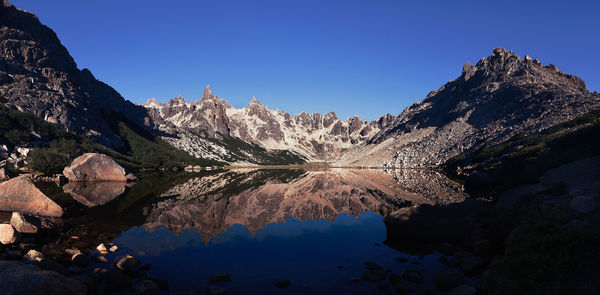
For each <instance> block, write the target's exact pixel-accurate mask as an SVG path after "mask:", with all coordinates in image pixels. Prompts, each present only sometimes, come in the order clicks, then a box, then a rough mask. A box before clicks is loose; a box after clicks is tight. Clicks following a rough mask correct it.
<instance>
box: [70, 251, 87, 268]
mask: <svg viewBox="0 0 600 295" xmlns="http://www.w3.org/2000/svg"><path fill="white" fill-rule="evenodd" d="M71 262H73V264H74V265H77V266H79V267H86V266H88V265H90V258H89V257H88V256H87V255H85V254H83V253H75V254H73V256H72V257H71Z"/></svg>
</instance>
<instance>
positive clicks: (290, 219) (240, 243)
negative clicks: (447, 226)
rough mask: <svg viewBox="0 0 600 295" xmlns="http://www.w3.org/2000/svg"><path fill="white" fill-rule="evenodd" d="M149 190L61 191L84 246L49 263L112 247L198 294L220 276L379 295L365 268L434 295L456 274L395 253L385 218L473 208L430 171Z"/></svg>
mask: <svg viewBox="0 0 600 295" xmlns="http://www.w3.org/2000/svg"><path fill="white" fill-rule="evenodd" d="M141 179H142V180H141V181H140V182H138V183H136V184H135V185H133V186H132V187H127V188H126V187H124V186H123V184H122V183H121V184H119V185H117V184H115V183H112V184H111V183H99V184H95V185H94V184H88V185H87V186H86V185H83V186H82V185H81V184H73V185H72V186H65V187H63V190H64V192H67V193H68V194H70V195H66V194H65V193H63V190H61V192H60V193H57V194H56V196H55V197H56V198H57V199H58V200H63V201H62V202H64V205H65V206H68V208H70V209H68V210H69V212H71V214H70V215H71V217H70V218H68V219H65V220H64V221H63V222H64V223H65V224H64V228H67V229H68V230H67V232H66V233H65V236H66V237H77V238H64V239H59V240H57V241H56V242H54V243H52V244H49V245H47V248H46V250H45V252H44V255H49V256H60V255H63V253H65V249H80V250H82V251H84V252H90V253H93V252H94V249H95V247H96V246H97V245H98V244H100V243H114V244H116V245H118V249H119V250H118V251H117V252H116V253H111V254H109V255H108V256H107V258H108V263H109V264H108V265H114V263H115V262H116V261H117V260H118V259H119V258H120V257H123V256H124V255H126V254H132V255H134V256H136V257H138V258H140V260H142V261H143V262H144V263H148V264H151V265H152V268H151V270H150V271H149V273H148V275H149V276H151V277H155V278H160V279H163V280H166V281H168V282H169V284H170V285H171V290H172V291H175V292H177V291H182V292H191V293H190V294H204V293H205V291H206V288H207V287H209V286H213V285H214V284H210V283H209V282H208V278H209V277H210V276H211V275H214V274H216V273H227V274H230V275H231V278H232V279H231V281H229V282H225V283H219V286H222V287H225V288H227V291H228V294H247V293H254V294H281V292H283V293H286V294H308V293H310V294H341V293H343V294H365V293H372V292H373V291H375V290H376V288H377V286H379V285H377V284H374V283H371V282H366V281H364V280H362V279H360V278H362V276H363V272H364V271H365V266H364V262H365V261H374V262H376V263H377V264H379V265H381V266H382V267H383V269H385V270H389V272H390V273H394V274H401V273H402V272H403V271H404V270H406V269H414V270H418V271H420V272H421V273H423V274H424V276H425V279H424V281H423V282H422V283H420V284H419V285H415V286H413V287H415V288H422V287H425V286H434V279H435V275H436V274H437V273H438V272H439V271H441V270H442V269H443V268H444V267H446V266H445V265H444V264H442V263H441V262H439V261H438V258H439V254H436V253H433V252H431V251H430V250H428V249H423V250H419V251H417V252H412V250H407V251H410V253H412V254H408V253H402V252H399V251H398V250H396V249H397V248H391V247H392V246H388V245H387V244H385V243H384V242H385V241H386V227H385V225H384V223H383V217H384V216H386V215H387V214H389V213H391V212H393V211H395V210H397V209H399V208H402V207H405V206H412V205H415V204H448V203H454V202H461V201H463V200H464V199H465V197H466V195H465V194H464V193H463V192H462V187H461V186H460V185H458V184H456V183H454V182H452V181H451V180H449V179H448V178H446V177H445V176H443V175H442V174H440V173H438V172H436V171H431V170H389V171H383V170H366V169H327V170H301V169H298V170H292V169H234V170H219V171H202V172H200V173H172V172H165V173H163V172H152V173H147V174H142V178H141ZM123 190H124V191H125V192H124V193H122V191H123ZM121 193H122V194H121ZM118 194H120V196H116V195H118ZM73 199H74V200H76V201H78V202H79V203H81V204H83V206H82V205H81V204H76V203H73ZM400 251H405V250H404V249H402V250H400ZM395 258H403V259H406V260H407V261H408V262H407V263H399V262H398V261H396V260H395ZM93 267H97V266H96V265H91V266H90V268H93ZM353 278H354V279H353ZM356 278H359V280H358V282H357V281H356V280H355V279H356ZM279 279H288V280H290V281H291V282H292V285H291V286H290V287H289V288H286V289H285V290H279V289H277V288H276V287H274V286H273V283H274V282H275V281H277V280H279ZM390 290H391V289H390ZM430 290H432V292H431V294H438V293H436V292H437V291H435V288H431V289H430Z"/></svg>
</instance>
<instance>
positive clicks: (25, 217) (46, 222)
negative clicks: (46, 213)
mask: <svg viewBox="0 0 600 295" xmlns="http://www.w3.org/2000/svg"><path fill="white" fill-rule="evenodd" d="M10 224H11V225H12V226H13V227H14V228H15V229H16V230H17V231H18V232H20V233H37V232H38V231H39V230H41V229H56V224H55V223H54V222H52V221H51V220H50V219H47V218H43V217H37V216H34V215H31V214H27V213H19V212H13V214H12V216H11V217H10Z"/></svg>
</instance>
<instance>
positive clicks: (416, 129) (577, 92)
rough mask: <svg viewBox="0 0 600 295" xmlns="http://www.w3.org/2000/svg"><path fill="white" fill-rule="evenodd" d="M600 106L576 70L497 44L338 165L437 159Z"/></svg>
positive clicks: (425, 162) (433, 162) (409, 164)
mask: <svg viewBox="0 0 600 295" xmlns="http://www.w3.org/2000/svg"><path fill="white" fill-rule="evenodd" d="M599 107H600V95H598V94H596V93H591V92H589V91H588V90H587V87H586V85H585V83H584V82H583V81H582V80H581V79H579V78H578V77H576V76H573V75H568V74H565V73H563V72H560V71H559V70H558V68H557V67H556V66H554V65H552V64H550V65H548V66H544V65H542V64H541V63H540V62H539V61H538V60H537V59H532V58H531V57H529V56H525V57H524V58H520V57H519V56H517V55H516V54H515V53H513V52H509V51H506V50H504V49H500V48H497V49H494V51H493V55H491V56H489V57H487V58H483V59H481V60H480V61H479V62H478V63H477V64H476V65H475V66H473V65H471V64H470V63H468V62H467V63H466V64H465V66H464V67H463V73H462V75H461V76H460V77H458V78H457V79H455V80H453V81H450V82H448V83H447V84H446V85H444V86H443V87H442V88H440V89H437V90H434V91H432V92H431V93H429V95H428V96H427V97H426V98H425V99H424V100H422V101H420V102H417V103H415V104H413V105H412V106H410V107H408V108H407V109H405V110H404V111H403V112H402V113H401V114H400V115H399V116H398V117H397V118H395V119H394V120H393V121H392V122H390V123H389V124H387V125H386V126H384V128H382V129H381V130H380V131H379V132H378V133H377V134H375V135H374V136H373V137H372V138H371V139H370V140H369V141H368V142H367V144H366V145H364V146H359V147H357V148H355V149H354V150H352V151H349V152H348V153H346V154H344V155H343V156H342V157H341V159H340V160H339V161H338V163H339V164H341V165H372V166H394V167H420V166H439V165H442V164H443V163H444V162H446V161H447V160H448V159H449V158H451V157H453V156H456V155H459V154H462V153H468V152H470V151H472V149H473V148H476V147H479V146H481V145H483V144H495V143H499V142H502V141H504V140H506V139H508V138H510V137H512V136H514V135H516V134H518V133H520V132H523V131H528V132H532V131H538V130H542V129H545V128H548V127H550V126H553V125H556V124H559V123H562V122H565V121H568V120H570V119H573V118H574V117H576V116H578V115H582V114H585V113H587V112H589V111H592V110H595V109H598V108H599Z"/></svg>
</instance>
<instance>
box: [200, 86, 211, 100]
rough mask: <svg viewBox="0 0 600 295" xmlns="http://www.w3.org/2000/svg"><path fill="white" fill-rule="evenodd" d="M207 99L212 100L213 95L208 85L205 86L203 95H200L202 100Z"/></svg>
mask: <svg viewBox="0 0 600 295" xmlns="http://www.w3.org/2000/svg"><path fill="white" fill-rule="evenodd" d="M209 98H214V95H213V94H212V92H211V91H210V84H209V85H206V88H205V89H204V93H202V99H209Z"/></svg>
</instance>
